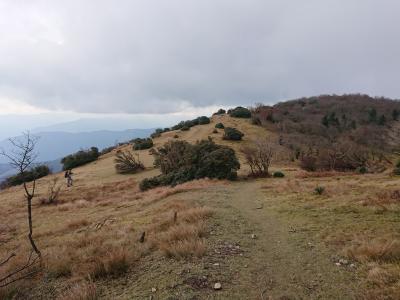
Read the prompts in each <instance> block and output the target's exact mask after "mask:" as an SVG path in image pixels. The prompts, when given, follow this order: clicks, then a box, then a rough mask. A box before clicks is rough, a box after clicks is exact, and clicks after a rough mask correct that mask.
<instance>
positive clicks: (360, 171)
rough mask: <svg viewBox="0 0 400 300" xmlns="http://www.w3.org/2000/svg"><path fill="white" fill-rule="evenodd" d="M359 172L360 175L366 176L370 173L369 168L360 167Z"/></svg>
mask: <svg viewBox="0 0 400 300" xmlns="http://www.w3.org/2000/svg"><path fill="white" fill-rule="evenodd" d="M357 171H358V173H360V174H365V173H367V172H368V169H367V167H365V166H361V167H359V168H358V169H357Z"/></svg>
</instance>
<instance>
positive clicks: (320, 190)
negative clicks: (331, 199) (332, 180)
mask: <svg viewBox="0 0 400 300" xmlns="http://www.w3.org/2000/svg"><path fill="white" fill-rule="evenodd" d="M324 192H325V188H324V187H323V186H317V187H316V188H315V189H314V193H315V194H316V195H322V194H323V193H324Z"/></svg>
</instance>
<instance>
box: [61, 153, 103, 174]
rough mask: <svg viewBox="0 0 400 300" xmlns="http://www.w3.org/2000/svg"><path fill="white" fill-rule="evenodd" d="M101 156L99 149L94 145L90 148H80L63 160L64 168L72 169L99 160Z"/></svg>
mask: <svg viewBox="0 0 400 300" xmlns="http://www.w3.org/2000/svg"><path fill="white" fill-rule="evenodd" d="M99 156H100V153H99V149H97V147H92V148H90V149H89V150H80V151H78V152H76V153H74V154H70V155H68V156H66V157H64V158H63V159H62V160H61V163H62V164H63V170H64V171H65V170H70V169H72V168H76V167H79V166H82V165H84V164H87V163H90V162H92V161H95V160H97V158H98V157H99Z"/></svg>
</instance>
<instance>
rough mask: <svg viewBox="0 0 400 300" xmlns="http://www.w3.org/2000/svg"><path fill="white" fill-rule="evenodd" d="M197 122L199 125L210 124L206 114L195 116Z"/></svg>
mask: <svg viewBox="0 0 400 300" xmlns="http://www.w3.org/2000/svg"><path fill="white" fill-rule="evenodd" d="M197 121H198V122H197V123H198V124H199V125H204V124H210V118H209V117H206V116H201V117H198V118H197Z"/></svg>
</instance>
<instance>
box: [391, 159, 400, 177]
mask: <svg viewBox="0 0 400 300" xmlns="http://www.w3.org/2000/svg"><path fill="white" fill-rule="evenodd" d="M393 174H394V175H400V160H399V161H398V162H397V163H396V166H395V168H394V170H393Z"/></svg>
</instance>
